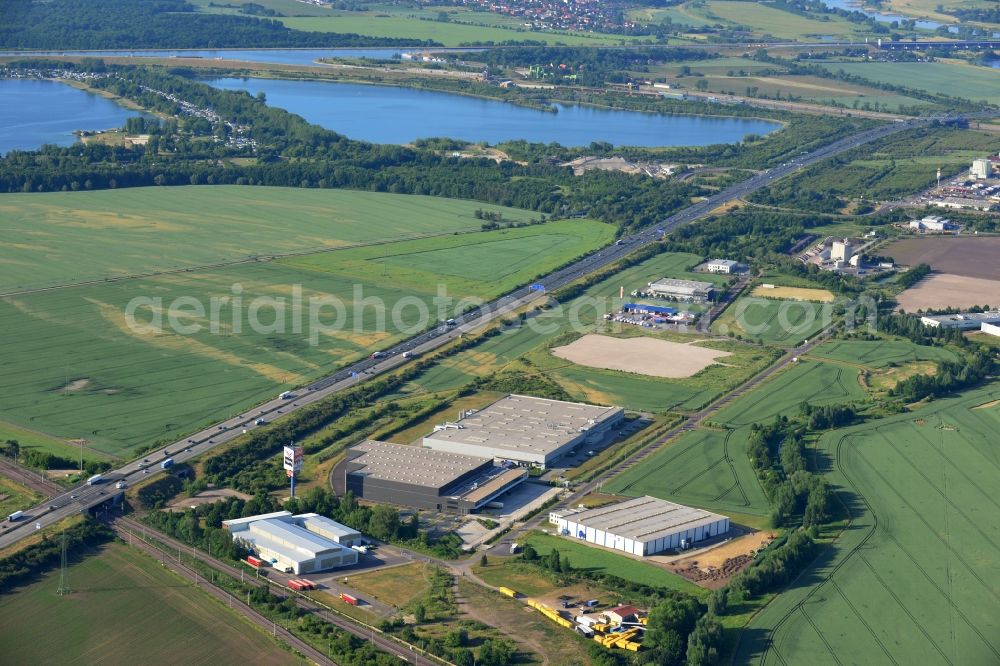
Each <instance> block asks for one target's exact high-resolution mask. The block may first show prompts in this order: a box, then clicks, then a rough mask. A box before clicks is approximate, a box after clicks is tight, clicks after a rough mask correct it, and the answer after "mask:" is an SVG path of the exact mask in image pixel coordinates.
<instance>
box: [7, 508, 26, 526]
mask: <svg viewBox="0 0 1000 666" xmlns="http://www.w3.org/2000/svg"><path fill="white" fill-rule="evenodd" d="M23 516H24V511H15V512H14V513H12V514H10V515H9V516H7V520H9V521H10V522H12V523H13V522H14V521H15V520H20V519H21V518H22V517H23Z"/></svg>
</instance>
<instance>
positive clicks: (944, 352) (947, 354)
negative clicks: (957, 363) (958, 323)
mask: <svg viewBox="0 0 1000 666" xmlns="http://www.w3.org/2000/svg"><path fill="white" fill-rule="evenodd" d="M809 357H810V358H817V359H832V360H834V361H843V362H845V363H853V364H857V365H863V366H865V367H868V368H876V369H877V368H885V367H887V366H889V365H890V364H895V363H907V362H909V361H954V360H956V358H957V357H956V355H955V352H953V351H952V350H950V349H947V348H944V347H929V346H927V345H917V344H913V343H912V342H910V341H909V340H831V341H830V342H826V343H824V344H822V345H820V346H819V347H816V348H815V349H813V350H812V351H811V352H809Z"/></svg>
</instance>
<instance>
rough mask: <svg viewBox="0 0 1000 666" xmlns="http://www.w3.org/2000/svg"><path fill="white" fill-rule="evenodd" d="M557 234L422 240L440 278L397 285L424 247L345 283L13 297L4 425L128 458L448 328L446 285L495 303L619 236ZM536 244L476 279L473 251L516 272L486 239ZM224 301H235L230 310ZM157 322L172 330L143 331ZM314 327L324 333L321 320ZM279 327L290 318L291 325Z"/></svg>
mask: <svg viewBox="0 0 1000 666" xmlns="http://www.w3.org/2000/svg"><path fill="white" fill-rule="evenodd" d="M552 229H555V230H557V231H556V232H555V233H550V231H549V227H548V226H547V225H537V226H532V227H526V228H522V229H517V230H512V231H492V232H480V233H476V234H468V235H461V236H450V235H449V236H446V237H443V238H444V241H445V242H446V249H443V250H441V251H434V250H431V249H430V248H429V247H426V246H427V245H428V243H425V242H424V241H420V242H419V243H418V245H420V244H423V245H420V248H422V249H423V250H424V251H425V252H433V253H434V255H435V260H436V261H437V262H438V268H439V271H440V272H439V274H438V275H434V274H433V273H431V272H430V270H429V269H430V267H429V265H428V264H427V262H426V260H424V259H423V258H422V257H420V256H419V253H418V254H417V255H415V256H417V259H416V260H415V264H416V265H417V266H418V267H419V268H420V269H421V270H420V272H419V276H420V279H417V278H414V279H413V280H412V281H411V282H408V283H405V284H402V285H401V284H399V283H397V277H396V276H397V273H398V274H399V275H402V274H403V273H404V272H405V271H404V267H405V265H406V264H405V260H406V259H405V255H406V254H407V253H411V252H414V250H415V248H416V247H417V246H415V245H414V243H415V242H414V241H404V242H401V243H396V244H386V245H384V246H382V248H383V257H385V256H387V257H391V258H393V260H394V261H395V262H396V263H395V264H393V263H392V262H390V263H389V264H388V265H387V266H385V267H384V268H383V267H382V265H381V263H380V260H378V258H377V257H375V258H373V257H371V256H370V255H369V256H368V258H367V259H365V253H366V252H369V250H368V249H366V248H355V249H350V250H344V251H336V252H332V253H330V256H333V255H336V256H337V257H343V260H344V262H345V265H347V266H349V267H351V270H347V271H344V272H342V273H338V272H336V271H335V270H334V263H332V262H331V263H329V264H325V265H323V266H322V267H323V268H326V269H328V270H315V269H309V268H304V267H299V266H295V265H288V264H286V263H282V262H268V263H254V264H247V265H240V266H231V267H227V268H218V269H213V270H204V271H202V270H193V271H189V272H182V273H176V274H164V275H157V276H152V277H148V278H141V279H134V280H123V281H119V282H113V283H107V284H98V285H90V286H84V287H74V288H68V289H58V290H53V291H41V292H37V293H32V294H26V295H22V296H13V297H7V298H3V299H0V335H2V337H3V339H4V340H5V343H6V347H5V351H6V352H7V353H6V354H4V357H3V360H2V361H0V368H2V370H3V372H2V373H0V419H3V420H4V421H7V422H10V423H13V424H15V425H17V426H20V427H23V428H30V429H32V430H35V431H41V432H44V433H46V434H49V435H51V436H53V437H56V438H60V439H86V440H88V447H92V448H96V449H98V450H100V451H104V452H106V453H110V454H115V455H122V454H127V453H128V452H129V451H131V450H133V449H135V448H137V447H139V446H142V445H145V444H149V443H152V442H154V441H157V440H159V439H170V438H176V437H179V436H181V435H183V434H184V433H185V432H190V431H191V430H193V429H195V428H197V427H200V426H203V425H205V424H207V423H210V422H212V421H213V420H215V419H218V418H220V417H225V416H228V415H230V414H232V413H235V412H237V411H239V410H241V409H243V408H246V407H249V406H250V405H252V404H255V403H257V402H260V401H262V400H264V399H266V398H268V397H270V396H272V395H276V394H277V393H279V392H280V391H281V390H283V389H285V388H290V387H293V386H297V385H301V384H302V383H304V382H306V381H308V380H310V379H313V378H316V377H319V376H322V375H324V374H326V373H328V372H330V371H331V370H332V369H333V368H335V367H337V366H339V365H342V364H344V363H346V362H349V361H352V360H357V359H359V358H362V357H364V356H366V355H368V354H370V353H371V351H372V349H373V348H378V347H381V346H385V345H387V344H388V343H390V342H392V341H394V340H398V339H400V338H401V337H402V336H403V335H404V334H405V333H415V332H417V330H419V323H420V317H421V314H422V313H421V312H420V308H425V309H426V311H427V312H428V313H429V314H430V318H431V319H432V320H433V321H436V320H437V318H438V315H437V306H436V305H435V304H434V302H433V300H434V298H435V297H436V295H437V293H438V285H439V284H440V285H443V286H444V287H445V288H446V290H447V294H448V295H450V296H452V297H454V298H455V299H461V298H464V297H482V298H489V297H491V296H495V295H497V294H498V293H500V291H502V290H503V289H505V288H507V287H509V286H512V285H513V284H515V283H517V282H527V281H530V280H531V279H533V278H534V277H535V275H536V274H537V273H539V272H544V271H547V270H550V269H552V268H554V267H555V266H557V265H559V264H561V263H563V262H565V261H566V260H568V259H570V258H572V257H574V256H576V255H577V254H580V253H581V252H583V251H584V250H586V249H592V248H593V247H596V246H597V245H600V244H602V243H603V242H604V241H606V240H607V239H608V238H610V235H609V234H610V227H608V226H607V225H603V224H600V223H597V222H590V221H584V220H576V221H573V222H560V223H556V224H555V225H554V226H553V227H552ZM574 234H579V235H578V236H575V238H577V239H578V240H576V241H573V240H572V239H573V238H574ZM532 236H534V237H535V239H536V240H537V243H538V244H540V246H542V247H544V248H546V249H547V252H546V253H545V255H544V256H541V257H539V256H535V257H534V260H533V261H527V260H524V261H520V262H519V263H518V266H517V267H516V269H515V270H513V271H511V272H507V273H505V274H504V275H503V279H502V280H495V281H493V282H487V281H485V280H474V279H472V278H473V277H474V276H475V275H476V273H475V272H474V271H473V267H471V266H469V264H468V263H467V260H466V257H465V253H466V252H471V253H473V254H475V255H476V256H477V257H478V258H479V261H480V270H485V268H484V267H486V266H490V265H491V264H490V263H489V262H490V261H492V262H494V263H493V264H492V270H494V271H495V273H502V272H503V270H502V268H501V265H500V262H499V260H498V258H496V257H493V258H490V257H487V256H486V254H483V253H482V252H480V251H479V250H478V249H477V248H476V247H475V244H474V242H473V241H478V242H479V243H483V244H486V245H487V246H493V244H494V243H496V242H498V241H499V242H507V241H510V239H511V238H514V239H516V240H514V241H510V242H511V243H512V244H515V243H516V244H518V245H519V247H521V248H522V250H525V248H526V246H527V245H528V244H529V243H528V240H530V238H531V237H532ZM447 243H458V244H456V245H453V246H448V245H447ZM420 248H417V249H420ZM397 249H398V251H397ZM525 252H526V253H527V254H530V252H527V251H526V250H525ZM376 254H377V253H376ZM318 256H319V255H316V257H312V258H311V259H316V260H317V261H318V259H317V257H318ZM366 261H367V262H368V265H369V268H368V269H367V272H365V270H362V268H363V264H364V263H365V262H366ZM352 262H353V263H352ZM355 269H356V270H355ZM487 274H488V273H487ZM463 275H464V276H465V277H461V276H463ZM411 277H412V275H411ZM421 280H424V281H423V282H422V281H421ZM299 292H300V293H301V296H300V297H297V296H296V294H297V293H299ZM331 296H332V297H334V298H335V299H337V300H338V301H339V302H341V303H342V304H343V311H342V312H338V311H337V310H336V309H335V308H334V307H332V306H323V307H322V308H320V307H313V306H312V305H310V303H311V299H313V298H320V299H322V298H328V297H331ZM137 297H138V298H142V299H160V300H159V301H158V302H157V301H155V300H147V301H145V304H143V305H141V306H140V307H138V308H137V309H135V311H134V322H132V321H130V318H129V315H128V312H129V304H130V303H134V302H135V301H134V300H133V299H135V298H137ZM224 297H228V298H229V299H230V300H229V301H228V302H222V301H221V300H220V299H222V298H224ZM236 297H238V298H239V299H240V302H239V305H238V307H237V304H236V300H235V299H236ZM177 299H182V300H177ZM185 299H186V300H185ZM212 299H216V300H215V301H213V300H212ZM297 299H298V300H299V303H300V304H299V305H297V304H296V300H297ZM213 302H214V303H216V304H217V310H218V312H219V316H218V317H215V318H213V317H212V315H211V313H212V309H213ZM255 302H256V303H257V304H258V305H259V306H260V307H259V309H258V310H255V306H254V303H255ZM198 307H201V308H203V312H202V313H198V312H196V308H198ZM281 311H283V312H284V316H283V317H278V314H277V313H278V312H281ZM255 312H256V314H254V313H255ZM154 313H160V316H161V323H162V326H161V327H159V328H157V329H155V330H154V332H150V331H149V330H144V326H145V325H146V324H151V323H152V322H153V317H154V316H155V315H154ZM237 313H238V315H237ZM450 313H451V312H450V310H449V311H447V313H446V314H448V315H450ZM234 315H237V316H235V320H236V322H237V323H238V328H237V325H235V324H234V323H233V321H234ZM171 316H174V317H175V318H176V319H177V323H179V324H180V325H181V326H182V327H188V326H190V327H192V329H194V328H198V327H200V330H192V331H191V332H190V334H181V333H178V332H177V331H178V330H181V331H182V332H183V330H182V329H178V328H175V327H173V326H171V323H170V318H171ZM314 318H315V320H316V321H318V322H320V324H319V325H313V324H312V323H311V322H312V321H313V319H314ZM213 320H214V321H215V322H216V327H215V329H214V330H213V324H212V321H213ZM275 321H279V322H281V321H283V322H284V324H283V328H282V325H281V324H280V323H279V324H275ZM299 322H301V323H299ZM382 322H384V323H382ZM132 323H135V324H139V327H138V328H136V327H134V326H132V325H131V324H132ZM258 323H259V325H255V324H258ZM296 326H301V329H300V330H296ZM322 327H327V328H325V329H323V330H321V328H322ZM334 329H336V330H334ZM156 331H159V332H156ZM324 331H325V332H324Z"/></svg>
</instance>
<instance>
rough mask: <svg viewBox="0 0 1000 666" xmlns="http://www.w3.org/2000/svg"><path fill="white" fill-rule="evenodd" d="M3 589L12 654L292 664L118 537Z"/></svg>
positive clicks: (70, 659)
mask: <svg viewBox="0 0 1000 666" xmlns="http://www.w3.org/2000/svg"><path fill="white" fill-rule="evenodd" d="M67 572H68V578H67V581H68V583H69V587H70V589H71V590H72V592H71V593H70V594H69V595H66V596H59V595H57V594H56V590H57V589H58V587H59V571H58V570H55V571H51V572H50V573H48V574H46V575H44V576H42V577H41V578H40V579H39V580H37V581H36V582H33V583H31V584H29V585H26V586H24V587H22V588H20V589H19V590H18V591H17V594H6V595H3V596H0V621H2V622H3V628H4V632H5V634H6V635H7V637H8V638H12V637H15V636H16V637H17V639H16V640H5V641H4V656H3V660H4V662H5V663H8V664H52V663H59V664H93V663H98V662H103V663H136V664H164V665H166V664H212V663H216V664H223V663H227V664H228V663H245V664H250V663H253V664H264V663H267V664H295V663H298V660H297V659H296V658H295V657H293V656H292V655H291V654H289V653H288V652H286V651H284V650H282V649H281V648H280V647H278V645H276V644H275V643H273V642H272V641H271V639H270V638H269V637H268V636H267V635H266V634H264V633H263V632H261V631H260V630H259V629H257V628H255V627H253V626H251V625H250V624H249V623H248V622H246V621H244V620H243V619H242V618H241V617H239V616H238V615H236V614H235V613H234V612H232V611H230V610H228V609H227V608H226V607H225V606H223V605H222V604H221V603H219V602H218V601H216V600H215V599H213V598H211V597H209V596H208V595H207V594H206V593H205V592H203V591H202V590H200V589H198V588H196V587H194V586H193V585H192V583H191V581H190V580H184V579H182V578H181V577H179V576H177V575H176V574H174V573H172V572H170V571H169V570H167V569H165V568H164V567H163V566H161V565H160V563H159V562H157V561H156V560H155V559H152V558H150V557H147V556H145V555H142V554H140V553H139V552H137V551H134V550H131V549H130V548H128V547H127V546H125V545H122V544H109V545H106V546H104V547H102V548H101V550H100V552H99V553H96V554H92V555H90V556H88V557H87V558H86V559H85V560H83V561H81V562H78V563H74V564H72V566H70V567H69V569H68V570H67Z"/></svg>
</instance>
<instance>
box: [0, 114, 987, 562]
mask: <svg viewBox="0 0 1000 666" xmlns="http://www.w3.org/2000/svg"><path fill="white" fill-rule="evenodd" d="M982 115H993V114H991V113H987V114H982ZM967 117H972V116H967ZM949 119H951V120H954V119H956V118H949ZM933 120H935V119H931V118H920V119H913V120H908V121H905V122H893V123H889V124H886V125H881V126H879V127H875V128H872V129H868V130H865V131H862V132H859V133H857V134H853V135H851V136H848V137H846V138H843V139H839V140H837V141H835V142H833V143H830V144H827V145H825V146H823V147H821V148H818V149H816V150H814V151H812V152H809V153H805V154H802V155H799V156H797V157H793V158H791V159H790V161H788V162H786V163H784V164H781V165H780V166H777V167H774V168H772V169H769V170H767V171H765V172H762V173H759V174H757V175H755V176H753V177H752V178H749V179H747V180H745V181H742V182H740V183H736V184H735V185H732V186H731V187H728V188H726V189H725V190H722V191H720V192H718V193H716V194H714V195H712V196H711V197H708V198H706V199H704V200H702V201H699V202H698V203H695V204H694V205H692V206H689V207H687V208H685V209H684V210H682V211H680V212H678V213H676V214H674V215H672V216H670V217H669V218H667V219H666V220H664V221H663V223H662V224H660V225H659V226H658V227H653V228H648V229H645V230H643V231H641V232H638V233H635V234H632V235H629V236H625V237H624V238H622V239H621V241H619V243H618V244H615V245H611V246H609V247H606V248H604V249H601V250H598V251H597V252H594V253H593V254H590V255H588V256H586V257H584V258H582V259H580V260H579V261H576V262H575V263H573V264H571V265H569V266H566V267H565V268H562V269H560V270H558V271H555V272H553V273H550V274H549V275H547V276H545V277H543V278H541V279H540V280H538V281H537V283H539V284H541V285H544V287H545V291H552V290H554V289H557V288H559V287H562V286H565V285H567V284H569V283H571V282H574V281H576V280H578V279H580V278H582V277H584V276H585V275H588V274H590V273H592V272H594V271H597V270H599V269H601V268H603V267H605V266H609V265H611V264H612V263H614V262H616V261H618V260H619V259H622V258H623V257H625V256H626V255H628V254H630V253H632V252H634V251H635V250H637V249H638V248H640V247H642V246H645V245H648V244H649V243H653V242H656V241H658V240H659V239H661V238H662V237H663V235H664V234H666V233H669V232H670V231H672V230H674V229H676V228H678V227H680V226H682V225H685V224H690V223H691V222H694V221H695V220H698V219H700V218H702V217H705V216H706V215H708V214H709V213H711V211H713V210H715V209H716V208H718V207H719V206H721V205H723V204H726V203H728V202H730V201H734V200H737V199H740V198H742V197H745V196H747V195H749V194H751V193H753V192H756V191H757V190H759V189H761V188H764V187H767V186H768V185H770V184H771V183H772V182H774V181H776V180H778V179H780V178H784V177H785V176H787V175H789V174H791V173H793V172H795V171H798V170H799V169H802V168H804V167H806V166H809V165H811V164H814V163H816V162H819V161H821V160H824V159H827V158H829V157H832V156H834V155H837V154H839V153H842V152H844V151H847V150H851V149H853V148H857V147H858V146H861V145H864V144H865V143H868V142H871V141H875V140H877V139H881V138H883V137H886V136H889V135H891V134H895V133H898V132H901V131H904V130H907V129H912V128H915V127H920V126H923V125H927V124H929V123H931V122H933ZM545 291H539V290H532V289H530V288H528V287H524V288H521V289H518V290H515V291H514V292H511V293H510V294H508V295H506V296H503V297H501V298H499V299H497V300H495V301H492V302H490V303H487V304H486V305H484V306H482V307H480V308H477V309H476V310H474V311H471V312H468V313H465V314H463V315H457V316H455V318H454V319H453V320H449V321H448V322H443V323H440V324H438V325H436V326H435V327H433V328H432V329H430V330H428V331H425V332H423V333H420V334H418V335H416V336H415V337H412V338H410V339H408V340H406V341H404V342H401V343H399V344H397V345H395V346H394V347H391V348H389V349H386V350H384V351H383V352H382V353H381V354H380V355H379V357H378V358H367V359H364V360H362V361H359V362H357V363H354V364H352V365H351V366H349V367H345V368H343V369H341V370H339V371H337V372H335V373H333V374H331V375H329V376H327V377H324V378H322V379H320V380H318V381H316V382H313V383H312V384H310V385H308V386H305V387H303V388H302V389H300V390H298V391H293V392H292V394H293V395H292V397H287V398H280V397H275V398H274V399H273V400H271V401H269V402H267V403H264V404H262V405H258V406H257V407H254V408H253V409H251V410H248V411H246V412H243V413H242V414H239V415H238V416H234V417H232V418H229V419H227V420H225V421H223V422H221V423H218V424H216V425H213V426H211V427H209V428H206V429H204V430H202V431H200V432H197V433H195V434H193V435H190V436H189V437H186V438H184V439H182V440H178V441H176V442H174V443H173V444H170V445H168V446H165V447H163V448H161V449H158V450H156V451H154V452H150V453H148V454H147V455H146V457H145V458H143V459H142V460H135V461H132V462H130V463H128V464H126V465H124V466H123V467H121V468H119V469H117V470H115V471H113V472H109V473H107V474H104V475H103V477H104V479H105V480H104V482H103V483H100V484H98V485H94V486H86V485H83V486H80V487H78V488H75V489H74V490H72V491H69V492H66V493H63V494H62V495H59V496H57V497H54V498H52V499H50V500H48V501H46V502H45V503H43V504H41V505H39V506H36V507H34V508H32V509H29V510H26V511H25V512H24V516H23V517H22V518H21V519H20V520H18V521H17V522H13V523H12V522H9V521H5V522H3V523H2V524H0V549H2V548H6V547H8V546H10V545H11V544H14V543H16V542H17V541H19V540H20V539H23V538H25V537H26V536H28V535H30V534H31V533H33V532H34V531H35V530H37V529H40V528H43V527H45V526H48V525H52V524H54V523H56V522H58V521H60V520H62V519H64V518H66V517H68V516H71V515H73V514H76V513H79V512H81V511H87V510H89V509H90V508H92V507H94V506H97V505H99V504H101V503H103V502H106V501H108V500H109V499H111V498H112V497H113V496H114V495H115V494H117V493H120V492H121V491H120V490H118V489H116V487H115V486H116V483H117V482H118V481H124V482H125V483H126V484H132V483H135V482H137V481H140V480H142V479H144V478H148V477H149V476H150V475H154V474H159V473H161V472H162V471H163V469H162V468H161V464H162V462H163V461H164V460H166V459H167V458H172V459H173V460H174V462H175V463H179V462H184V461H186V460H188V459H191V458H195V457H197V456H200V455H202V454H204V453H206V452H207V451H209V450H210V449H212V448H214V447H216V446H218V445H220V444H223V443H225V442H228V441H230V440H232V439H234V438H236V437H239V436H240V435H242V434H244V433H245V432H248V431H250V430H252V429H253V428H257V427H261V426H260V425H258V422H259V421H260V420H263V421H264V422H270V421H273V420H274V419H276V418H280V417H282V416H286V415H288V414H289V413H291V412H294V411H296V410H299V409H302V408H303V407H305V406H307V405H310V404H312V403H314V402H316V401H318V400H321V399H323V398H325V397H328V396H330V395H332V394H335V393H338V392H340V391H343V390H346V389H348V388H350V387H352V386H355V385H357V384H358V383H359V382H362V381H365V380H367V379H369V378H371V377H373V376H376V375H380V374H382V373H384V372H387V371H390V370H393V369H395V368H397V367H399V366H401V365H403V364H405V363H408V362H410V359H412V358H413V357H417V356H419V355H421V354H423V353H426V352H428V351H431V350H433V349H435V348H437V347H440V346H441V345H443V344H446V343H447V342H450V341H451V340H454V339H455V338H457V337H459V336H461V335H462V334H463V333H466V332H469V331H473V330H476V329H478V328H481V327H483V326H485V325H486V324H488V323H490V322H492V321H494V320H496V319H497V318H498V317H502V316H503V315H505V314H508V313H510V312H512V311H515V310H517V309H519V308H521V307H523V306H525V305H528V304H529V303H531V302H532V301H535V300H537V299H543V298H545Z"/></svg>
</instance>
